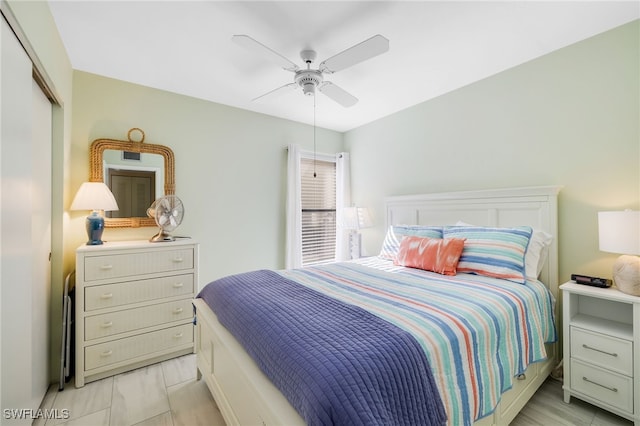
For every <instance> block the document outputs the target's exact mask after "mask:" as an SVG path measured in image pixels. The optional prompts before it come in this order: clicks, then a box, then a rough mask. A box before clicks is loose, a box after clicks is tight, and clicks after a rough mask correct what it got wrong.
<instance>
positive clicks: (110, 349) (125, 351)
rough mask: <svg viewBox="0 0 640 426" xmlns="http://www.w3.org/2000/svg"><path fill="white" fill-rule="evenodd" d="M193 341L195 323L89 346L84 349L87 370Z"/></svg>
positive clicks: (154, 353)
mask: <svg viewBox="0 0 640 426" xmlns="http://www.w3.org/2000/svg"><path fill="white" fill-rule="evenodd" d="M190 343H191V344H192V343H193V324H185V325H180V326H177V327H171V328H166V329H164V330H159V331H154V332H151V333H146V334H141V335H138V336H133V337H127V338H125V339H119V340H114V341H112V342H107V343H100V344H99V345H93V346H88V347H86V348H85V350H84V365H85V369H86V370H91V369H94V368H98V367H104V366H107V365H110V364H115V363H117V362H122V361H127V360H129V359H132V358H136V357H140V356H144V355H148V354H153V355H154V356H155V355H156V353H157V352H160V351H163V350H167V349H171V348H173V347H178V346H185V345H188V344H190Z"/></svg>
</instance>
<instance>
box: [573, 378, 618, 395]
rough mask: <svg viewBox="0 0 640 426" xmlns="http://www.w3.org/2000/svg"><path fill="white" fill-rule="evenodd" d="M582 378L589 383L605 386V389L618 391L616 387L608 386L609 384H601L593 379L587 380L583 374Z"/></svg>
mask: <svg viewBox="0 0 640 426" xmlns="http://www.w3.org/2000/svg"><path fill="white" fill-rule="evenodd" d="M582 380H584V381H585V382H587V383H591V384H594V385H596V386H600V387H601V388H605V389H607V390H610V391H611V392H618V388H610V387H609V386H605V385H601V384H600V383H597V382H594V381H593V380H589V379H587V378H586V377H584V376H583V377H582Z"/></svg>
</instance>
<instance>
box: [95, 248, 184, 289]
mask: <svg viewBox="0 0 640 426" xmlns="http://www.w3.org/2000/svg"><path fill="white" fill-rule="evenodd" d="M191 268H193V248H183V249H175V250H153V251H146V252H133V253H128V254H111V255H103V256H87V257H85V259H84V280H85V281H96V280H102V279H108V278H120V277H129V276H134V275H143V274H153V273H159V272H170V271H179V270H183V269H191ZM85 285H87V284H85Z"/></svg>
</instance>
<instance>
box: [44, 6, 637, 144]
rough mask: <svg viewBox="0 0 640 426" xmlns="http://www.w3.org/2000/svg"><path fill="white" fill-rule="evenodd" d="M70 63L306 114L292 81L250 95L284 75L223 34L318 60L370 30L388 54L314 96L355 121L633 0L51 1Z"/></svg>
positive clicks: (606, 18) (625, 11) (585, 30)
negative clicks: (343, 99)
mask: <svg viewBox="0 0 640 426" xmlns="http://www.w3.org/2000/svg"><path fill="white" fill-rule="evenodd" d="M50 8H51V12H52V14H53V17H54V19H55V21H56V24H57V26H58V29H59V31H60V35H61V37H62V41H63V43H64V45H65V47H66V48H67V51H68V54H69V57H70V60H71V64H72V66H73V68H74V69H77V70H82V71H87V72H91V73H95V74H99V75H103V76H107V77H111V78H116V79H120V80H124V81H129V82H132V83H136V84H141V85H144V86H149V87H154V88H158V89H163V90H167V91H170V92H175V93H179V94H184V95H188V96H193V97H196V98H201V99H205V100H209V101H213V102H218V103H221V104H226V105H231V106H234V107H238V108H243V109H247V110H251V111H256V112H260V113H264V114H269V115H273V116H277V117H282V118H286V119H290V120H295V121H299V122H303V123H313V99H312V98H309V97H305V96H304V95H303V94H302V91H301V89H299V90H297V91H295V92H290V93H287V94H285V95H283V96H281V97H278V98H276V99H264V100H261V101H255V102H252V99H253V98H256V97H258V96H260V95H262V94H264V93H266V92H268V91H270V90H272V89H275V88H277V87H280V86H282V85H284V84H287V83H290V82H292V81H293V74H292V73H290V72H287V71H284V70H282V69H280V68H278V66H276V65H273V64H272V63H271V62H268V61H266V60H264V59H263V58H261V57H256V56H255V55H253V54H251V53H250V52H249V51H247V50H245V49H243V48H242V47H240V46H238V45H237V44H235V43H233V42H232V41H231V36H232V35H234V34H247V35H250V36H251V37H253V38H254V39H256V40H258V41H260V42H261V43H263V44H265V45H267V46H269V47H270V48H272V49H273V50H275V51H277V52H278V53H280V54H282V55H283V56H285V57H287V58H289V59H290V60H291V61H293V62H295V63H296V64H299V66H300V67H301V68H302V67H303V66H302V65H303V64H302V60H301V59H300V56H299V53H300V51H301V50H303V49H313V50H316V51H317V53H318V60H317V61H316V63H315V65H316V66H317V65H318V64H319V63H320V62H321V61H322V60H324V59H327V58H328V57H331V56H333V55H335V54H337V53H339V52H341V51H343V50H345V49H346V48H348V47H351V46H352V45H354V44H356V43H359V42H361V41H363V40H365V39H367V38H369V37H371V36H373V35H375V34H381V35H383V36H385V37H386V38H388V39H389V41H390V49H389V51H388V52H387V53H385V54H382V55H380V56H378V57H375V58H373V59H370V60H368V61H366V62H362V63H360V64H358V65H355V66H353V67H351V68H348V69H345V70H342V71H340V72H337V73H335V74H333V75H330V76H325V78H326V79H328V80H330V81H332V82H334V83H335V84H337V85H338V86H340V87H342V88H343V89H345V90H346V91H348V92H349V93H351V94H353V95H354V96H356V97H357V98H358V99H359V102H358V103H357V104H356V105H355V106H353V107H351V108H344V107H342V106H340V105H338V104H336V103H335V102H334V101H332V100H331V99H329V98H327V97H326V96H324V95H322V94H318V95H317V100H316V123H317V125H318V126H320V127H326V128H329V129H334V130H338V131H347V130H349V129H352V128H355V127H358V126H361V125H363V124H366V123H368V122H371V121H374V120H376V119H378V118H381V117H384V116H387V115H389V114H392V113H394V112H397V111H400V110H402V109H405V108H407V107H409V106H412V105H415V104H418V103H420V102H424V101H426V100H428V99H431V98H434V97H436V96H439V95H442V94H444V93H446V92H449V91H452V90H455V89H457V88H459V87H462V86H465V85H467V84H470V83H472V82H474V81H478V80H480V79H482V78H485V77H487V76H490V75H492V74H495V73H498V72H500V71H503V70H505V69H508V68H511V67H513V66H515V65H518V64H521V63H523V62H526V61H529V60H531V59H533V58H536V57H539V56H541V55H544V54H546V53H549V52H551V51H553V50H556V49H559V48H561V47H564V46H567V45H569V44H572V43H575V42H577V41H580V40H583V39H585V38H588V37H590V36H593V35H595V34H598V33H601V32H603V31H606V30H609V29H611V28H614V27H617V26H619V25H622V24H624V23H627V22H629V21H632V20H635V19H638V18H639V17H640V3H639V2H638V1H622V2H612V1H586V2H582V1H568V2H557V1H548V2H536V1H500V2H485V1H469V2H459V1H391V2H383V1H371V2H368V1H325V2H307V1H284V2H267V1H256V2H247V1H177V0H175V1H137V2H134V1H87V0H84V1H67V0H53V1H50Z"/></svg>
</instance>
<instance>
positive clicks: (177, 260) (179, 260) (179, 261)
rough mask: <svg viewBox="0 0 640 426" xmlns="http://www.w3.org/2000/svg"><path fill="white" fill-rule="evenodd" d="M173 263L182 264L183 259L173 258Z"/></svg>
mask: <svg viewBox="0 0 640 426" xmlns="http://www.w3.org/2000/svg"><path fill="white" fill-rule="evenodd" d="M173 261H174V262H175V263H182V262H184V259H183V258H181V257H174V258H173Z"/></svg>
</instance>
